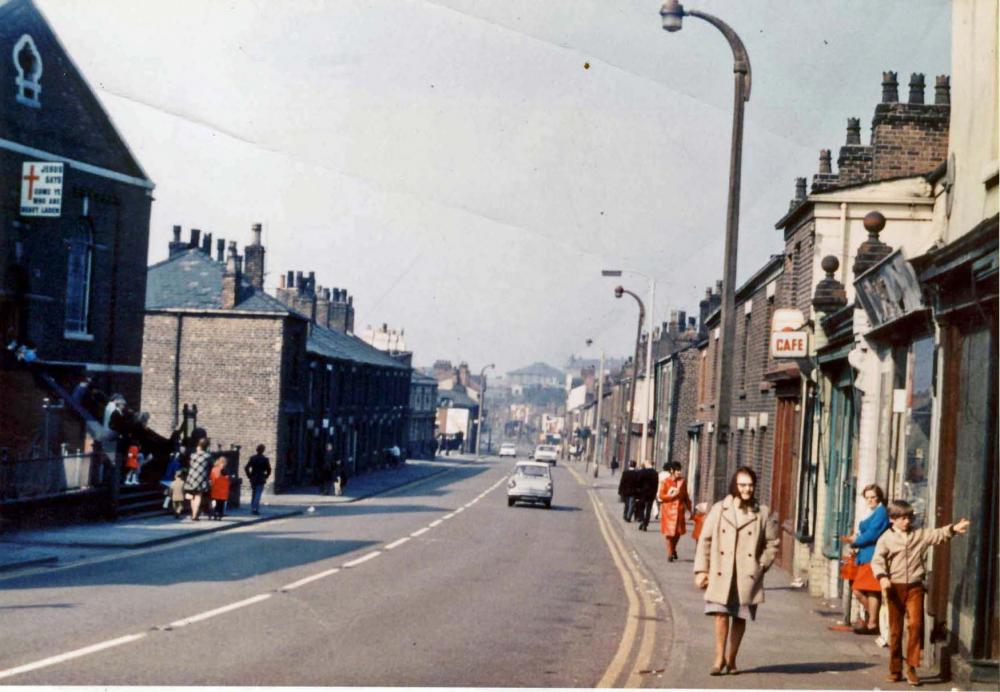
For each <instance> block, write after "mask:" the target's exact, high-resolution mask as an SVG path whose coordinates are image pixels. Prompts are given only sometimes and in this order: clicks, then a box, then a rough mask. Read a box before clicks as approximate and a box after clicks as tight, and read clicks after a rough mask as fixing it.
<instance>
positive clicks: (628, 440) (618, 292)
mask: <svg viewBox="0 0 1000 692" xmlns="http://www.w3.org/2000/svg"><path fill="white" fill-rule="evenodd" d="M626 293H627V294H628V295H630V296H632V297H633V298H635V302H637V303H638V304H639V324H638V327H636V331H635V355H634V356H633V357H632V382H631V383H630V386H629V395H628V418H627V419H626V421H625V459H624V460H623V462H622V468H623V469H625V468H628V462H629V455H630V454H631V451H632V449H631V448H632V418H633V417H634V416H635V381H636V379H637V376H638V374H639V342H640V341H642V323H643V321H644V320H645V318H646V306H645V305H643V304H642V298H640V297H639V296H637V295H636V294H635V293H633V292H632V291H629V290H626V289H625V288H622V287H621V286H616V287H615V298H621V297H622V296H623V295H625V294H626Z"/></svg>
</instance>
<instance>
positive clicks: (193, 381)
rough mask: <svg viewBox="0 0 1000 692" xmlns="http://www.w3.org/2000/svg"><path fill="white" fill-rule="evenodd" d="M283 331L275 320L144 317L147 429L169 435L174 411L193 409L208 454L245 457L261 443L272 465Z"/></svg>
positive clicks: (279, 320) (275, 451)
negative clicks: (232, 452)
mask: <svg viewBox="0 0 1000 692" xmlns="http://www.w3.org/2000/svg"><path fill="white" fill-rule="evenodd" d="M284 331H285V320H284V319H283V318H280V317H250V316H235V315H232V316H231V315H197V314H189V315H174V314H165V313H150V314H149V315H147V316H146V322H145V337H144V342H143V352H142V364H143V378H142V396H143V407H144V409H145V410H147V411H149V413H150V425H151V427H153V428H154V429H160V430H169V429H171V428H172V427H173V426H174V424H175V422H176V419H175V414H174V411H175V408H179V407H181V406H183V405H184V404H197V406H198V425H200V426H201V427H203V428H205V429H206V430H207V431H208V434H209V436H210V437H211V438H212V444H213V449H214V448H215V447H214V445H217V444H221V445H222V447H223V448H224V449H229V446H230V445H232V444H238V445H240V446H241V447H242V452H241V456H242V457H243V458H246V457H247V456H248V455H249V454H252V453H253V451H252V450H253V449H254V448H255V447H256V446H257V445H258V444H264V445H266V446H267V448H268V450H269V451H268V453H269V456H271V459H272V462H274V461H275V459H277V458H278V457H279V455H280V454H281V453H282V449H281V446H280V444H279V438H278V424H279V404H280V402H281V392H282V384H283V382H282V379H283V378H282V373H283V372H284V371H285V370H284V368H283V367H282V364H281V361H282V357H283V356H284V355H285V354H284V353H283V344H284V341H285V339H284ZM178 354H179V367H178ZM178 373H179V377H178V376H177V375H178ZM175 388H176V389H175ZM175 392H176V393H175ZM178 415H179V412H178Z"/></svg>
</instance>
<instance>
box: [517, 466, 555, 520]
mask: <svg viewBox="0 0 1000 692" xmlns="http://www.w3.org/2000/svg"><path fill="white" fill-rule="evenodd" d="M515 502H535V503H541V504H542V505H544V506H545V508H546V509H549V508H550V507H552V473H551V472H550V471H549V465H548V464H546V463H542V462H539V461H519V462H517V466H515V467H514V473H513V475H511V477H510V480H508V481H507V506H508V507H513V506H514V503H515Z"/></svg>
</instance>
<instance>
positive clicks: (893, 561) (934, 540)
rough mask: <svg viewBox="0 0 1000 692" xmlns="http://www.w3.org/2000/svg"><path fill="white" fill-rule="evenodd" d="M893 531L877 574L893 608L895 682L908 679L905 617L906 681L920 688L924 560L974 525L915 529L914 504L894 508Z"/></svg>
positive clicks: (882, 545)
mask: <svg viewBox="0 0 1000 692" xmlns="http://www.w3.org/2000/svg"><path fill="white" fill-rule="evenodd" d="M889 521H890V522H891V523H892V528H890V529H889V530H888V531H886V532H885V533H883V534H882V535H881V536H880V537H879V539H878V541H877V542H876V543H875V554H874V555H873V556H872V562H871V565H872V572H874V573H875V578H876V579H878V583H879V586H881V587H882V593H883V597H884V598H885V601H886V605H887V606H888V609H889V677H888V680H889V682H901V681H902V679H903V618H904V615H905V617H906V631H907V634H906V672H905V674H906V681H907V682H908V683H910V685H913V686H914V687H916V686H917V685H919V684H920V678H919V677H918V676H917V666H919V665H920V655H921V653H922V648H923V642H924V590H925V589H924V577H925V575H926V568H925V567H924V558H925V557H926V555H927V549H928V548H930V547H931V546H932V545H939V544H941V543H945V542H947V541H950V540H951V539H952V538H954V537H955V535H956V534H962V533H965V532H966V531H968V530H969V520H968V519H960V520H959V521H957V522H955V523H954V524H949V525H948V526H942V527H941V528H938V529H914V528H911V526H912V524H913V507H911V506H910V503H909V502H904V501H903V500H893V501H892V502H890V503H889Z"/></svg>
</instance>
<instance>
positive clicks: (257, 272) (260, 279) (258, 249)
mask: <svg viewBox="0 0 1000 692" xmlns="http://www.w3.org/2000/svg"><path fill="white" fill-rule="evenodd" d="M250 235H251V237H252V242H251V243H250V245H247V246H246V247H244V248H243V255H244V257H246V260H245V261H246V267H245V269H246V274H247V279H249V280H250V285H251V286H253V287H254V288H255V289H256V290H258V291H263V290H264V246H263V245H261V244H260V224H259V223H255V224H254V225H253V226H251V227H250Z"/></svg>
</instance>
